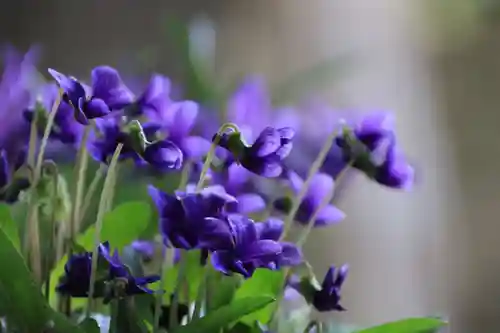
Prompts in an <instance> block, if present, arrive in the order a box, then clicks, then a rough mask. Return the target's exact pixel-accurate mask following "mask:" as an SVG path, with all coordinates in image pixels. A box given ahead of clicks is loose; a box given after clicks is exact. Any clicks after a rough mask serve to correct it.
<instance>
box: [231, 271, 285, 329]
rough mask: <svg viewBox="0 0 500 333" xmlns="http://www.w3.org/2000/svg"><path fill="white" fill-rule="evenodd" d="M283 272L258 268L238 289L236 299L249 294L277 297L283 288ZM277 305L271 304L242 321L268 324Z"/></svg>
mask: <svg viewBox="0 0 500 333" xmlns="http://www.w3.org/2000/svg"><path fill="white" fill-rule="evenodd" d="M283 274H284V272H283V271H271V270H268V269H264V268H260V269H257V271H255V273H254V274H253V276H252V278H251V279H248V280H245V281H244V282H243V284H242V285H241V287H240V288H239V289H238V290H237V291H236V295H235V299H236V300H237V299H242V298H245V297H249V296H270V297H273V298H277V296H278V294H279V293H280V292H281V290H282V289H281V288H282V284H283V279H284V276H283ZM275 307H276V305H275V304H269V305H268V306H267V307H265V308H263V309H261V310H259V311H255V312H253V313H252V314H250V315H248V316H245V317H244V318H242V319H241V321H243V322H244V323H247V324H253V323H254V322H256V321H259V322H261V323H264V324H267V323H268V322H269V320H271V316H272V313H273V311H274V309H275Z"/></svg>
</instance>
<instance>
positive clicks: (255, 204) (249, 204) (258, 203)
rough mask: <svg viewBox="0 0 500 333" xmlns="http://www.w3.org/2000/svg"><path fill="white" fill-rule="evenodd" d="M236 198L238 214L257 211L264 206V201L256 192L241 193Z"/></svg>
mask: <svg viewBox="0 0 500 333" xmlns="http://www.w3.org/2000/svg"><path fill="white" fill-rule="evenodd" d="M236 200H237V201H238V212H239V213H240V214H252V213H257V212H260V211H262V210H264V209H265V208H266V202H265V201H264V199H263V198H262V197H261V196H260V195H258V194H254V193H247V194H242V195H239V196H237V197H236Z"/></svg>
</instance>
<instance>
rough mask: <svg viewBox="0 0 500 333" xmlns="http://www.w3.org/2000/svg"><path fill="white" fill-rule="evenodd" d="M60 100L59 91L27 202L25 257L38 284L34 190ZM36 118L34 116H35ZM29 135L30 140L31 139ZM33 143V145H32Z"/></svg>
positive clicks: (48, 121)
mask: <svg viewBox="0 0 500 333" xmlns="http://www.w3.org/2000/svg"><path fill="white" fill-rule="evenodd" d="M61 98H62V91H61V90H59V94H58V96H57V98H56V100H55V102H54V104H53V106H52V110H51V112H50V113H49V117H48V119H47V124H46V126H45V130H44V132H43V137H42V141H41V142H40V149H39V151H38V157H37V159H36V165H35V169H34V174H33V179H32V184H31V191H30V194H29V201H28V217H27V226H26V228H27V229H26V232H27V237H26V239H27V240H28V242H27V243H28V244H27V245H26V255H27V257H29V258H30V262H31V269H32V270H33V274H34V276H35V279H36V280H37V281H38V282H41V280H42V263H41V257H40V230H39V226H38V213H39V212H38V202H37V200H36V199H37V198H36V189H37V186H38V182H39V180H40V176H41V172H42V164H43V158H44V154H45V148H46V147H47V143H48V141H49V136H50V131H51V130H52V126H53V124H54V119H55V116H56V114H57V111H58V110H59V104H60V103H61ZM35 118H36V116H35ZM33 122H35V125H33V126H32V129H34V128H35V129H34V130H33V131H32V134H31V135H33V136H34V135H35V134H36V119H34V120H33ZM31 135H30V139H32V137H31ZM33 142H34V143H33ZM33 142H30V152H29V155H31V156H28V159H29V160H28V163H30V162H32V159H34V157H33V154H34V151H35V150H36V139H34V140H33Z"/></svg>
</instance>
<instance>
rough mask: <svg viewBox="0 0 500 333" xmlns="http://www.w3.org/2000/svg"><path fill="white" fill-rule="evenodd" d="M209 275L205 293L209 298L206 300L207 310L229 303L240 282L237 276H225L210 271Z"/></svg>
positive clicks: (210, 310)
mask: <svg viewBox="0 0 500 333" xmlns="http://www.w3.org/2000/svg"><path fill="white" fill-rule="evenodd" d="M211 273H213V274H211V275H210V276H209V285H208V288H207V294H208V297H209V298H210V300H209V301H207V302H208V305H209V308H208V312H212V311H214V310H216V309H218V308H220V307H222V306H224V305H227V304H229V303H231V300H232V299H233V297H234V294H235V293H236V290H237V288H238V286H239V284H240V278H239V276H225V275H222V274H219V273H218V272H215V271H212V272H211Z"/></svg>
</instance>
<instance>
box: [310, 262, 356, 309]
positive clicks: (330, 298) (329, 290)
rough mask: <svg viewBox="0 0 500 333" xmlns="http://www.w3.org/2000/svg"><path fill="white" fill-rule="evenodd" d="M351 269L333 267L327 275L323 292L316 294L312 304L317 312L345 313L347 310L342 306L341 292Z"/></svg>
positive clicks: (322, 288)
mask: <svg viewBox="0 0 500 333" xmlns="http://www.w3.org/2000/svg"><path fill="white" fill-rule="evenodd" d="M348 271H349V267H348V266H347V265H343V266H341V267H340V268H338V269H337V268H335V266H331V267H330V269H328V272H327V273H326V275H325V278H324V280H323V283H322V285H321V290H317V291H316V292H315V293H314V296H313V300H312V304H313V305H314V307H315V308H316V310H318V311H320V312H327V311H345V308H344V307H343V306H342V305H340V298H341V297H340V292H341V288H342V284H343V283H344V281H345V279H346V277H347V273H348Z"/></svg>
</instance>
